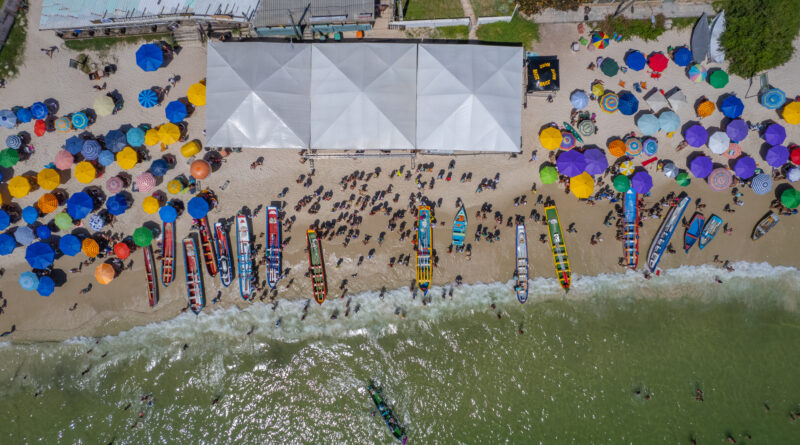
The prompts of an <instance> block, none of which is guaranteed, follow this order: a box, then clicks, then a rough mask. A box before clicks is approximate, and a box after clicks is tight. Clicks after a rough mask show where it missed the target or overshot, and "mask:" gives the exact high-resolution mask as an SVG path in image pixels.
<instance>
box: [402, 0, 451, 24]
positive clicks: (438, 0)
mask: <svg viewBox="0 0 800 445" xmlns="http://www.w3.org/2000/svg"><path fill="white" fill-rule="evenodd" d="M403 7H404V8H405V9H404V13H403V17H404V18H405V20H427V19H452V18H458V17H464V9H463V8H461V1H460V0H405V4H404V6H403Z"/></svg>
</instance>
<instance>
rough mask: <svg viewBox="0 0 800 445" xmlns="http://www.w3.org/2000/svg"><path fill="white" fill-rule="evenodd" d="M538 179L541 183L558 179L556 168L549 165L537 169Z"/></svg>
mask: <svg viewBox="0 0 800 445" xmlns="http://www.w3.org/2000/svg"><path fill="white" fill-rule="evenodd" d="M539 179H540V180H541V181H542V184H552V183H554V182H556V180H558V172H556V169H555V168H554V167H551V166H549V165H548V166H545V167H542V169H541V170H539Z"/></svg>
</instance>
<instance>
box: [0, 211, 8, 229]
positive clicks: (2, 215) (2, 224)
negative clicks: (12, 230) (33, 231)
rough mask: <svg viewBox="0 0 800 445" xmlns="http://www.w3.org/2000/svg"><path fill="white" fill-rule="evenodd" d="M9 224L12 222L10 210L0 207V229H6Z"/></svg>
mask: <svg viewBox="0 0 800 445" xmlns="http://www.w3.org/2000/svg"><path fill="white" fill-rule="evenodd" d="M9 224H11V217H10V216H9V215H8V212H6V211H5V210H3V209H0V230H5V228H6V227H8V225H9Z"/></svg>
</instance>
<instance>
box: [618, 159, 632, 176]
mask: <svg viewBox="0 0 800 445" xmlns="http://www.w3.org/2000/svg"><path fill="white" fill-rule="evenodd" d="M619 172H620V173H622V174H623V175H632V174H633V162H631V161H625V162H623V163H622V164H620V165H619Z"/></svg>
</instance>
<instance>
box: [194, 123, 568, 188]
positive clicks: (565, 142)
mask: <svg viewBox="0 0 800 445" xmlns="http://www.w3.org/2000/svg"><path fill="white" fill-rule="evenodd" d="M577 143H578V141H576V140H575V135H573V134H572V133H571V132H569V131H565V132H563V133H562V134H561V149H562V150H572V147H574V146H575V144H577ZM194 162H204V163H205V165H203V169H204V170H203V171H204V172H208V171H210V170H211V168H210V167H209V168H205V167H206V166H207V165H208V162H206V161H203V160H202V159H198V160H197V161H194ZM194 162H193V163H192V165H194ZM205 175H206V176H208V173H206V174H205ZM192 176H194V177H195V178H197V176H195V175H194V172H192ZM198 179H202V178H198Z"/></svg>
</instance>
